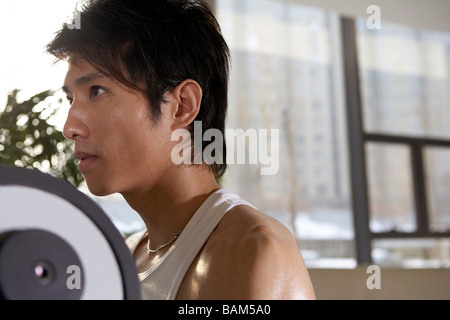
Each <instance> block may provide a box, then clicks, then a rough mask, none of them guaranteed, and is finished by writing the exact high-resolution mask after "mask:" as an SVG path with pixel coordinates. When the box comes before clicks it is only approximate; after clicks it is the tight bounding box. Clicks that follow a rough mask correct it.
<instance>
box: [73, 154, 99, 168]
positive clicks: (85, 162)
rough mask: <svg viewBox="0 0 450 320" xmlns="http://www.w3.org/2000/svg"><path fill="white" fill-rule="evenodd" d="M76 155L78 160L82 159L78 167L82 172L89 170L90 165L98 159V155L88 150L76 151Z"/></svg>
mask: <svg viewBox="0 0 450 320" xmlns="http://www.w3.org/2000/svg"><path fill="white" fill-rule="evenodd" d="M75 156H76V157H77V158H78V160H80V163H78V169H79V170H80V171H81V172H85V171H87V170H88V169H89V167H91V166H92V164H93V163H94V162H95V161H96V160H97V156H95V155H93V154H89V153H86V152H80V151H78V152H75Z"/></svg>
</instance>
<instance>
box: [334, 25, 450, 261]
mask: <svg viewBox="0 0 450 320" xmlns="http://www.w3.org/2000/svg"><path fill="white" fill-rule="evenodd" d="M340 25H341V41H342V45H343V47H342V53H343V68H344V79H345V81H344V86H345V99H346V113H347V130H348V141H349V152H350V158H349V159H350V183H351V190H352V191H351V196H352V205H353V219H354V220H353V221H354V228H355V244H356V260H357V263H358V264H368V263H369V264H370V263H372V255H371V251H372V241H373V240H375V239H417V238H435V239H436V238H449V237H450V231H448V232H433V231H430V229H429V211H428V208H429V207H428V201H427V194H426V192H427V190H426V180H425V167H424V161H423V159H424V150H425V148H426V147H444V148H450V140H446V139H432V138H422V137H408V136H400V135H388V134H374V133H368V132H366V131H365V130H364V126H363V106H362V100H361V82H360V75H359V70H360V69H359V64H358V50H357V38H356V37H357V34H356V20H355V19H354V18H349V17H342V16H341V17H340ZM370 142H377V143H386V144H392V143H398V144H403V145H406V146H408V147H409V148H410V152H411V175H412V179H413V190H414V194H413V198H414V207H415V214H416V224H417V229H416V231H415V232H398V231H390V232H372V231H371V230H370V226H369V224H370V209H369V190H368V186H367V177H368V175H367V168H366V166H367V162H366V149H365V146H366V144H367V143H370Z"/></svg>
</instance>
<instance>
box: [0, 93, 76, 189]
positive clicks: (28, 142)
mask: <svg viewBox="0 0 450 320" xmlns="http://www.w3.org/2000/svg"><path fill="white" fill-rule="evenodd" d="M18 93H19V90H14V91H12V92H11V93H10V94H9V95H8V100H7V103H6V108H5V109H4V111H3V112H2V113H0V165H2V166H5V165H14V166H20V167H25V168H33V169H38V170H41V171H44V172H48V173H49V174H51V175H53V176H55V177H58V178H61V179H64V180H66V181H68V182H69V183H71V184H73V185H74V186H76V187H78V186H79V185H80V184H81V183H82V182H83V176H82V175H81V173H80V172H79V171H78V169H77V167H76V162H75V159H76V158H75V155H74V149H73V142H72V141H70V140H68V139H66V138H64V136H63V135H62V133H61V132H60V131H59V130H57V129H56V127H55V126H54V125H52V124H50V123H49V120H50V119H51V117H52V116H53V115H54V114H55V113H56V111H57V110H58V108H59V107H60V106H61V104H62V100H61V99H58V100H56V101H55V97H54V94H55V92H54V91H51V90H47V91H44V92H41V93H39V94H36V95H34V96H32V97H31V98H30V99H28V100H26V101H23V102H18V99H17V98H18Z"/></svg>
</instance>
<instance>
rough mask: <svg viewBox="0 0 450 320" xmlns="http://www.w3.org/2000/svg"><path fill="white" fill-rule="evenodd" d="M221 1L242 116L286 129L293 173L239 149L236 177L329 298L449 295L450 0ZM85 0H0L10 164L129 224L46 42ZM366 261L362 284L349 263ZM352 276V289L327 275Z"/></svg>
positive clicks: (123, 227) (132, 217)
mask: <svg viewBox="0 0 450 320" xmlns="http://www.w3.org/2000/svg"><path fill="white" fill-rule="evenodd" d="M208 2H209V3H210V5H211V7H212V8H213V9H214V11H215V13H216V17H217V19H218V21H219V23H220V24H221V27H222V31H223V34H224V36H225V38H226V40H227V42H228V44H229V46H230V49H231V52H232V72H231V80H230V96H229V99H230V100H229V102H230V104H229V115H228V121H227V128H230V129H238V128H242V129H244V130H247V129H251V128H252V129H279V130H280V143H279V150H280V170H279V172H278V174H277V175H274V176H262V175H260V167H259V166H258V165H242V164H234V165H230V166H229V167H228V171H227V173H226V175H225V176H224V178H223V179H222V181H221V183H222V185H223V187H225V188H227V189H230V190H232V191H234V192H236V193H237V194H239V195H240V196H241V198H243V199H245V200H247V201H249V202H251V203H253V204H255V205H256V206H257V207H258V208H259V209H261V210H262V211H265V212H267V213H269V214H270V215H272V216H273V217H275V218H277V219H278V220H280V221H281V222H283V223H284V224H285V225H286V226H287V227H288V228H290V229H291V230H292V232H293V233H294V235H295V236H296V238H297V239H298V243H299V246H300V249H301V251H302V254H303V257H304V259H305V261H306V264H307V266H308V267H309V268H310V270H311V276H312V278H313V282H315V283H317V288H316V291H317V290H318V292H319V294H318V296H319V297H324V298H328V297H331V298H336V297H339V298H361V297H362V298H364V297H368V298H371V297H383V298H404V297H413V298H414V297H423V296H420V294H419V293H420V291H421V290H420V289H419V288H420V286H421V287H422V288H424V286H425V287H426V286H427V285H428V286H431V287H430V288H431V289H433V291H434V294H433V293H431V291H430V293H428V295H427V296H426V297H434V298H442V297H444V298H448V297H449V295H448V293H447V294H446V293H445V292H450V290H448V289H450V287H449V285H450V284H449V282H448V281H449V280H448V279H450V277H449V273H448V271H449V270H450V19H449V15H450V2H449V1H447V0H429V1H423V0H390V1H388V0H376V1H365V0H334V1H331V0H321V1H319V0H316V1H312V0H214V1H208ZM76 5H77V1H75V0H65V1H56V0H40V1H32V0H14V1H12V0H3V1H2V2H1V4H0V43H1V46H2V50H1V51H0V165H8V164H9V165H11V164H12V165H17V166H26V167H32V168H35V169H38V170H41V171H44V172H49V173H50V174H52V175H54V176H58V177H60V178H62V179H65V180H67V181H68V182H69V183H72V184H73V185H75V186H77V187H78V188H79V189H80V190H81V191H82V192H85V193H87V194H88V195H89V196H91V197H92V198H93V199H94V200H95V201H96V202H97V203H98V204H99V205H100V206H102V208H103V209H104V210H105V212H106V213H107V215H108V216H109V217H110V218H111V220H112V221H113V223H114V224H115V225H116V227H117V228H118V229H119V230H120V231H121V232H122V234H124V236H127V235H129V234H130V233H133V232H135V231H137V230H140V229H142V228H143V227H144V225H143V223H142V221H141V220H140V218H139V216H138V215H137V213H136V212H134V211H133V210H131V209H130V208H129V207H128V205H127V204H126V203H125V202H124V200H123V198H122V197H121V196H120V195H112V196H110V197H105V198H97V197H94V196H92V195H90V194H89V192H88V190H87V188H86V187H85V185H84V183H83V178H82V176H81V175H80V174H79V173H78V171H77V169H76V164H75V161H74V158H73V146H72V144H71V143H70V141H66V140H65V139H64V138H63V137H62V135H61V130H62V126H63V124H64V121H65V117H66V115H67V112H68V108H69V106H68V103H67V102H66V101H65V97H64V94H63V93H62V91H61V90H60V89H59V88H60V87H61V86H62V83H63V80H64V76H65V72H66V68H67V66H66V65H65V63H57V64H53V57H52V56H50V55H48V54H46V53H45V49H44V47H45V45H46V44H47V43H48V42H49V41H50V40H51V39H52V37H53V34H54V32H55V31H57V30H58V29H59V27H60V26H61V25H62V23H64V22H66V21H67V22H69V21H70V18H71V17H72V12H73V10H74V8H75V6H76ZM371 5H376V6H377V8H378V9H379V11H369V12H368V10H367V9H368V8H369V6H371ZM375 9H376V8H375ZM81 27H82V21H81ZM370 264H376V265H378V266H380V267H381V268H382V270H397V271H393V272H394V273H387V272H386V273H385V275H386V277H390V278H389V279H391V280H392V281H390V282H389V283H390V284H391V285H392V287H389V285H388V284H386V286H385V287H384V288H385V289H384V290H381V291H382V292H381V293H376V292H375V293H374V292H373V291H369V290H368V289H367V288H366V287H365V280H364V277H365V278H367V276H368V275H366V273H365V269H364V267H365V266H366V265H370ZM383 268H387V269H383ZM351 270H356V271H358V272H359V273H357V275H356V277H357V279H360V278H361V279H363V280H361V281H360V280H355V279H353V280H354V281H359V282H358V283H360V285H361V288H362V289H361V288H359V289H343V288H345V287H346V285H345V281H346V280H345V279H347V278H345V277H347V273H345V274H344V275H345V277H342V273H334V272H348V271H351ZM417 270H419V272H420V270H422V273H411V272H418V271H417ZM325 271H327V272H328V273H324V272H325ZM389 272H390V271H389ZM395 272H397V273H395ZM405 275H407V276H406V277H405V278H404V280H402V279H403V278H402V277H404V276H405ZM424 275H425V276H424ZM339 277H341V280H340V281H344V282H343V283H340V288H341V290H340V291H339V292H337V291H336V292H335V293H334V291H333V292H332V290H331V291H329V290H328V291H327V290H325V289H322V287H324V288H325V287H326V285H330V284H331V283H333V281H336V279H337V278H339ZM358 277H359V278H358ZM427 277H432V278H429V279H431V280H430V281H425V283H421V284H420V285H417V286H416V287H415V288H414V289H413V291H410V292H408V289H407V287H404V286H403V287H402V289H398V286H397V285H396V283H397V282H396V281H400V282H401V283H402V284H403V285H404V284H405V283H411V279H416V280H417V279H419V278H422V279H428V278H427ZM395 279H397V280H395ZM443 279H446V280H445V281H443ZM400 282H399V283H400ZM383 283H384V282H383ZM399 283H397V284H399ZM399 285H400V284H399ZM386 287H387V288H386ZM431 289H430V290H431ZM346 290H347V291H346ZM349 290H350V291H349ZM361 290H362V292H363V294H362V295H361ZM364 290H365V291H364ZM414 290H415V291H414ZM425 291H426V290H425ZM330 292H331V293H330ZM345 292H346V293H345ZM422 293H424V290H422ZM345 294H346V295H345ZM408 294H409V296H408ZM414 294H416V295H414ZM424 294H425V293H424ZM445 294H446V295H445Z"/></svg>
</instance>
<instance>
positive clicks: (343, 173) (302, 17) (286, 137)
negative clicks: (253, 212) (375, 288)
mask: <svg viewBox="0 0 450 320" xmlns="http://www.w3.org/2000/svg"><path fill="white" fill-rule="evenodd" d="M215 10H216V16H217V19H218V20H219V23H220V25H221V27H222V31H223V34H224V37H225V39H226V41H227V43H228V45H229V47H230V49H231V52H232V68H231V70H232V71H231V79H230V93H229V97H230V101H229V114H228V123H227V127H228V128H230V129H238V128H241V129H244V130H247V129H252V128H253V129H268V130H270V129H278V130H280V146H279V147H280V150H279V155H280V165H279V172H278V173H277V174H276V175H273V176H261V174H260V171H259V168H258V166H257V165H251V164H236V165H234V164H232V165H229V166H228V169H227V173H226V175H225V176H224V178H223V181H222V183H223V186H224V187H226V188H229V189H231V190H234V191H236V192H237V193H238V194H239V195H240V196H241V197H242V198H244V199H246V200H248V201H250V202H252V203H254V204H256V205H257V206H258V207H259V209H261V210H262V211H264V212H266V213H269V214H270V215H272V216H273V217H275V218H277V219H278V220H280V221H281V222H283V223H284V224H285V225H286V226H288V227H289V228H290V229H291V230H292V231H293V233H294V234H295V236H296V238H297V239H298V241H299V245H300V249H301V251H302V253H303V255H304V258H305V260H306V263H307V264H308V265H309V266H324V267H334V266H345V267H353V266H355V264H356V258H355V252H354V232H353V224H352V218H351V216H352V211H351V200H350V190H349V164H348V160H347V156H346V155H347V153H348V149H347V135H346V129H345V124H344V119H345V115H344V112H345V108H344V104H343V99H342V96H343V92H342V89H341V88H342V86H341V85H337V84H336V81H337V79H338V78H339V75H340V73H341V68H342V64H341V60H340V58H339V55H336V54H335V46H336V42H338V41H339V33H338V31H337V26H338V17H337V16H336V15H334V14H331V13H328V12H325V11H323V10H319V9H315V8H310V7H305V6H300V5H297V4H295V3H292V2H290V3H287V2H282V1H268V0H244V1H243V0H216V1H215ZM330 124H331V125H330ZM317 168H320V174H316V173H317Z"/></svg>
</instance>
